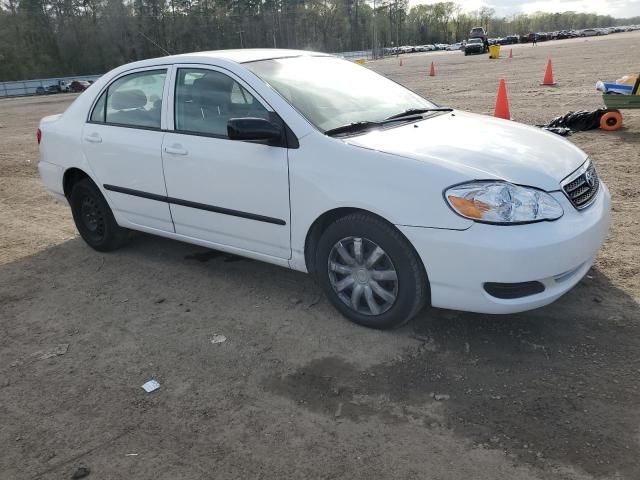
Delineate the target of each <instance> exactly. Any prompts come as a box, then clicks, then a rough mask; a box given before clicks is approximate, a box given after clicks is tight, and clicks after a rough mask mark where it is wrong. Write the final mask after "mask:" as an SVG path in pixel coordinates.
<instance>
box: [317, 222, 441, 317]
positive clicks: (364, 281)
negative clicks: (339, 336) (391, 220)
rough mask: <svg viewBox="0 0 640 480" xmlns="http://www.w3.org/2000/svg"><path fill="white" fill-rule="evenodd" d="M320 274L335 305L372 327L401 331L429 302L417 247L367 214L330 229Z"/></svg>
mask: <svg viewBox="0 0 640 480" xmlns="http://www.w3.org/2000/svg"><path fill="white" fill-rule="evenodd" d="M316 272H317V274H318V276H319V281H320V284H321V286H322V288H323V290H324V291H325V293H326V294H327V296H328V298H329V300H330V301H331V303H332V304H333V305H334V306H335V307H336V308H337V309H338V310H339V311H340V312H341V313H342V314H343V315H344V316H345V317H347V318H348V319H349V320H351V321H353V322H355V323H357V324H360V325H363V326H366V327H370V328H378V329H386V328H395V327H399V326H401V325H403V324H404V323H406V322H407V321H408V320H410V319H411V317H413V316H414V315H415V314H416V313H417V312H418V311H419V310H420V309H421V308H422V307H423V306H424V304H425V303H426V302H427V300H428V295H429V294H428V292H429V287H428V282H427V275H426V273H425V271H424V268H423V266H422V263H421V261H420V259H419V257H418V255H417V254H416V252H415V251H414V249H413V247H412V246H411V244H410V243H409V242H408V241H407V240H406V238H404V237H403V236H402V235H401V234H400V232H398V230H397V229H395V228H394V227H393V226H392V225H389V224H388V223H386V222H385V221H383V220H382V219H379V218H377V217H374V216H372V215H368V214H365V213H354V214H351V215H347V216H345V217H343V218H340V219H338V220H336V221H335V222H334V223H332V224H331V225H329V226H328V227H327V229H326V230H325V231H324V232H323V234H322V236H321V237H320V241H319V243H318V249H317V251H316Z"/></svg>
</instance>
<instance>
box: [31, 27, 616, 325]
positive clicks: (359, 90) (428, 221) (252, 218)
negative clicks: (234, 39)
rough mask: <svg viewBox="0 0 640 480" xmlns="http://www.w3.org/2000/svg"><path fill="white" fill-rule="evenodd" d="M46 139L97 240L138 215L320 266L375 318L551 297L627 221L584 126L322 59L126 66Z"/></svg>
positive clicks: (178, 59) (52, 161)
mask: <svg viewBox="0 0 640 480" xmlns="http://www.w3.org/2000/svg"><path fill="white" fill-rule="evenodd" d="M474 40H477V41H479V42H480V43H482V40H481V39H474ZM381 98H383V99H384V100H385V101H384V102H381V101H380V99H381ZM461 135H463V136H464V142H463V143H461V142H460V138H461ZM37 139H38V143H39V148H40V161H39V164H38V167H39V171H40V175H41V178H42V181H43V183H44V185H45V186H46V187H47V188H48V189H49V190H50V191H51V192H52V193H53V194H54V195H55V196H56V197H57V198H59V199H60V200H61V201H63V202H68V204H69V205H70V206H71V213H72V215H73V219H74V221H75V223H76V226H77V228H78V231H79V233H80V235H81V237H82V238H83V240H84V241H85V242H86V243H87V244H88V245H89V246H91V247H92V248H94V249H96V250H98V251H108V250H114V249H116V248H118V247H119V246H122V245H123V244H124V243H125V242H126V239H127V236H128V232H127V229H131V230H140V231H143V232H147V233H151V234H156V235H160V236H164V237H167V238H171V239H174V240H180V241H184V242H189V243H193V244H197V245H200V246H203V247H208V248H213V249H216V250H220V251H225V252H230V253H232V254H236V255H241V256H246V257H249V258H253V259H256V260H262V261H266V262H269V263H272V264H275V265H279V266H282V267H287V268H291V269H295V270H299V271H302V272H309V273H311V274H313V275H314V276H315V277H316V278H317V280H318V282H319V284H320V286H321V288H322V289H323V290H324V292H325V293H326V295H327V297H328V298H329V300H330V302H331V303H332V304H333V305H334V306H335V308H336V309H337V310H338V311H340V312H341V313H342V314H343V315H344V316H345V317H347V318H349V319H350V320H352V321H354V322H356V323H358V324H361V325H365V326H368V327H373V328H391V327H398V326H400V325H402V324H404V323H405V322H406V321H408V320H409V319H410V318H411V317H413V316H414V315H415V314H416V313H418V312H419V311H420V309H421V308H422V307H423V306H424V305H425V304H430V305H433V306H435V307H441V308H448V309H457V310H467V311H474V312H481V313H513V312H520V311H524V310H529V309H532V308H537V307H541V306H543V305H547V304H549V303H551V302H553V301H555V300H556V299H557V298H559V297H560V296H561V295H563V294H564V293H566V292H567V291H569V290H570V289H571V288H573V287H574V286H575V285H576V284H577V283H578V282H579V281H580V279H581V278H582V277H583V276H584V275H585V274H586V273H587V272H588V271H589V269H590V268H591V265H592V263H593V261H594V258H595V257H596V254H597V252H598V250H599V248H600V246H601V245H602V242H603V241H604V239H605V237H606V235H607V230H608V224H609V209H610V195H609V192H608V189H607V187H606V185H605V184H604V183H603V182H602V181H600V180H599V178H598V175H597V172H596V169H595V166H594V164H593V162H592V160H591V159H590V158H589V157H588V156H587V154H586V153H584V152H583V151H582V150H580V149H579V148H578V147H576V146H575V145H574V144H572V143H571V142H569V141H568V140H566V139H565V138H562V137H559V136H557V135H554V134H551V133H548V132H545V131H542V130H540V129H539V128H536V127H532V126H528V125H524V124H519V123H515V122H511V121H507V120H501V119H497V118H493V117H489V116H483V115H477V114H471V113H466V112H463V111H457V110H456V111H454V110H453V109H450V108H444V107H438V106H436V105H435V104H433V103H432V102H430V101H428V100H426V99H425V98H423V97H421V96H419V95H417V94H416V93H414V92H412V91H410V90H407V89H406V88H405V87H403V86H402V85H399V84H397V83H395V82H393V81H391V80H390V79H387V78H386V77H384V76H382V75H379V74H377V73H375V72H373V71H371V70H369V69H367V68H362V67H360V66H358V65H355V64H354V63H352V62H349V61H346V60H342V59H339V58H336V57H334V56H331V55H327V54H322V53H314V52H304V51H296V50H277V49H255V50H254V49H242V50H230V51H213V52H201V53H193V54H182V55H176V56H166V57H162V58H156V59H149V60H143V61H139V62H136V63H132V64H128V65H123V66H121V67H119V68H116V69H114V70H112V71H111V72H109V73H107V74H105V75H103V76H102V77H101V78H100V80H98V81H97V82H96V84H95V86H94V87H92V88H91V89H89V90H87V91H86V92H85V93H83V94H82V95H80V96H79V97H78V98H77V99H76V100H75V102H73V103H72V104H71V106H69V108H67V110H66V111H65V112H64V113H63V114H60V115H53V116H49V117H45V118H43V119H42V120H41V122H40V126H39V129H38V132H37ZM390 178H392V179H393V181H389V179H390ZM72 254H74V252H72ZM75 254H77V255H82V256H86V252H84V251H82V250H80V249H78V251H77V252H75ZM131 254H135V252H131V253H130V255H131ZM220 268H224V267H222V266H221V267H220ZM91 269H92V271H91V275H93V276H95V275H96V272H95V268H93V267H91ZM274 274H277V272H275V271H274ZM98 275H99V273H98ZM286 294H287V293H286V292H283V295H286Z"/></svg>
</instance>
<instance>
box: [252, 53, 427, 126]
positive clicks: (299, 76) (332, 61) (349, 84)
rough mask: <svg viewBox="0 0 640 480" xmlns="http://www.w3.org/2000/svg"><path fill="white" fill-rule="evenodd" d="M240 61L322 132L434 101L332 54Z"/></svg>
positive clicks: (379, 117) (369, 120) (371, 120)
mask: <svg viewBox="0 0 640 480" xmlns="http://www.w3.org/2000/svg"><path fill="white" fill-rule="evenodd" d="M245 66H246V67H247V68H248V69H249V70H251V71H252V72H253V73H255V74H256V75H257V76H259V77H260V78H261V79H262V80H264V81H265V82H266V83H268V84H269V85H270V86H271V87H272V88H273V89H275V90H276V91H277V92H278V93H279V94H280V95H282V96H283V97H284V98H285V99H286V100H287V101H288V102H289V103H290V104H291V105H292V106H293V107H294V108H296V109H297V110H298V111H299V112H300V113H301V114H302V115H304V116H305V117H306V118H307V120H309V121H310V122H311V123H312V124H313V125H315V126H316V127H317V128H319V129H320V130H322V131H323V132H325V131H327V130H331V129H334V128H336V127H340V126H343V125H348V124H351V123H355V122H378V121H382V120H384V119H385V118H388V117H389V116H391V115H395V114H398V113H400V112H404V111H405V110H409V109H419V108H433V107H435V105H434V104H432V103H431V102H429V101H427V100H425V99H424V98H422V97H420V96H419V95H417V94H415V93H413V92H412V91H410V90H407V89H406V88H404V87H403V86H401V85H398V84H397V83H395V82H392V81H391V80H389V79H387V78H385V77H383V76H381V75H378V74H377V73H374V72H372V71H371V70H369V69H367V68H365V67H361V66H359V65H357V64H355V63H352V62H348V61H346V60H341V59H338V58H335V57H313V56H304V57H293V58H278V59H271V60H261V61H258V62H251V63H246V64H245Z"/></svg>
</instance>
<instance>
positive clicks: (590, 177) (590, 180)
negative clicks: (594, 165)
mask: <svg viewBox="0 0 640 480" xmlns="http://www.w3.org/2000/svg"><path fill="white" fill-rule="evenodd" d="M584 180H585V182H587V185H589V187H590V188H593V186H594V185H595V184H596V177H595V175H594V173H593V171H591V170H587V171H586V172H585V173H584Z"/></svg>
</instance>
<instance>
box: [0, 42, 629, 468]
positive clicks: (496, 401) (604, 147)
mask: <svg viewBox="0 0 640 480" xmlns="http://www.w3.org/2000/svg"><path fill="white" fill-rule="evenodd" d="M638 51H640V32H634V33H626V34H617V35H610V36H607V37H598V38H590V39H587V40H585V39H577V40H566V41H559V42H548V43H541V44H539V45H538V46H537V47H532V46H531V45H519V46H514V47H513V55H514V58H513V59H507V58H502V59H499V60H493V61H490V60H489V59H488V58H487V56H475V57H464V56H463V55H462V54H461V53H458V52H452V53H444V52H443V53H433V54H414V55H409V56H405V57H404V61H403V63H404V65H403V66H402V67H400V66H399V65H398V61H397V60H396V59H389V60H383V61H378V62H372V63H369V64H368V66H369V67H370V68H373V69H374V70H376V71H378V72H380V73H383V74H384V75H387V76H389V77H391V78H393V79H394V80H397V81H399V82H400V83H403V84H405V85H407V86H408V87H410V88H412V89H414V90H417V91H418V92H420V93H423V94H425V95H426V96H428V97H430V98H432V99H434V100H435V101H437V102H439V103H442V104H446V105H451V106H454V107H457V108H461V109H465V110H470V111H474V112H479V113H490V112H491V111H492V109H493V104H494V101H495V94H496V91H497V87H498V81H499V79H500V78H505V79H506V81H507V88H508V91H509V95H510V100H511V110H512V115H513V116H514V118H515V119H516V120H518V121H522V122H525V123H531V124H534V123H538V122H542V121H546V120H549V119H551V118H552V117H554V116H556V115H558V114H562V113H565V112H566V111H568V110H576V109H593V108H597V107H599V106H601V98H600V96H599V95H598V93H597V92H596V91H595V90H594V84H595V82H596V80H598V79H607V80H612V79H616V78H618V77H620V76H622V75H623V74H626V73H629V72H630V71H633V70H634V69H636V70H637V69H638V61H637V60H638V56H637V52H638ZM507 52H508V47H507ZM634 52H635V53H634ZM549 57H550V58H552V59H553V61H554V67H555V71H554V73H555V76H556V80H557V82H558V85H557V86H556V87H542V86H540V85H539V83H540V82H541V81H542V77H543V75H544V68H545V64H546V60H547V58H549ZM431 61H435V62H436V67H437V70H438V74H437V76H436V77H435V78H429V77H428V76H427V73H428V67H429V64H430V63H431ZM73 98H74V96H73V95H69V94H67V95H54V96H45V97H32V98H25V99H8V100H0V452H1V454H0V478H2V479H27V478H38V479H40V478H43V479H44V478H46V479H64V478H71V476H72V474H73V473H74V472H75V471H76V470H77V469H78V468H79V467H82V466H84V467H88V468H89V469H90V470H91V474H90V476H89V478H95V479H123V478H136V479H143V478H144V479H147V478H148V479H178V478H180V479H182V478H184V479H200V478H202V479H205V478H206V479H210V478H216V479H228V478H229V479H232V478H233V479H235V478H246V479H258V478H265V479H281V478H327V479H328V478H348V479H377V478H381V479H382V478H394V479H414V478H415V479H418V478H419V479H426V478H428V479H439V480H440V479H442V480H444V479H487V480H495V479H498V478H500V479H502V478H504V479H519V480H524V479H527V480H528V479H596V478H597V479H600V478H611V479H634V480H635V479H638V478H640V461H639V458H640V456H639V453H640V452H639V451H640V408H638V407H639V405H640V402H639V401H640V391H639V387H640V361H639V355H640V309H639V306H638V301H639V300H640V275H639V273H640V240H639V239H640V214H638V212H637V210H636V208H639V207H640V193H639V191H638V185H640V153H639V152H640V112H639V113H635V112H634V111H632V110H631V111H625V112H623V116H624V119H625V126H626V128H624V129H622V130H620V131H618V132H614V133H606V132H601V131H591V132H585V133H580V134H576V135H573V136H572V137H571V138H572V140H573V141H574V142H575V143H576V144H578V145H579V146H580V147H581V148H583V149H584V150H585V151H586V152H588V153H589V154H591V155H592V156H593V158H594V159H595V161H596V164H597V165H598V168H599V172H600V175H601V176H602V177H603V178H604V180H605V181H606V182H607V183H608V185H609V187H610V189H611V192H612V195H613V205H614V206H613V226H612V230H611V234H610V237H609V239H608V241H607V243H606V245H605V247H604V249H603V250H602V252H601V254H600V256H599V257H598V260H597V261H596V264H595V266H594V268H593V269H592V270H591V271H590V272H589V274H588V275H587V276H586V277H585V278H584V280H583V281H582V282H581V283H580V284H579V285H578V286H577V287H576V288H575V289H574V290H573V291H571V292H570V293H569V294H567V295H566V296H565V297H563V298H562V299H560V300H559V301H558V302H556V303H555V304H553V305H551V306H548V307H546V308H543V309H539V310H536V311H532V312H529V313H525V314H519V315H510V316H501V317H491V316H485V315H472V314H463V313H457V312H452V311H446V310H437V309H427V310H425V311H424V312H422V313H421V314H420V315H419V317H418V318H417V319H416V320H415V321H413V322H412V323H411V324H410V325H408V326H407V327H404V328H403V329H401V330H397V331H393V332H376V331H370V330H366V329H364V328H361V327H357V326H355V325H352V324H350V323H348V322H347V321H346V320H344V319H343V318H342V317H340V316H339V315H338V314H337V313H336V312H335V311H334V310H333V309H332V308H331V306H330V305H329V304H328V303H327V302H326V301H325V299H324V298H323V297H322V296H321V295H320V291H319V289H318V288H317V287H316V286H315V284H314V283H313V281H312V280H311V279H310V278H309V277H307V276H305V275H303V274H300V273H296V272H292V271H287V270H284V269H280V268H277V267H273V266H270V265H266V264H262V263H258V262H253V261H249V260H243V259H237V258H233V257H228V256H225V255H222V254H218V253H217V252H213V251H206V250H205V249H202V248H200V247H196V246H191V245H186V244H181V243H177V242H173V241H169V240H163V239H159V238H153V237H150V236H146V235H142V234H139V235H136V236H135V237H134V239H133V240H132V242H131V243H130V244H129V245H128V246H127V247H126V248H124V249H122V250H120V251H118V252H115V253H112V254H100V253H97V252H95V251H92V250H91V249H89V248H88V247H87V246H86V245H85V244H84V243H83V242H82V240H81V239H79V238H78V236H77V234H76V231H75V228H74V226H73V224H72V221H71V215H70V212H69V210H68V207H66V206H63V205H59V204H56V203H54V202H53V200H51V198H50V197H49V196H48V195H47V194H46V192H45V191H44V190H43V188H42V186H41V184H40V182H39V179H38V177H37V168H36V163H37V145H36V140H35V130H36V128H37V123H38V120H39V118H40V117H42V116H44V115H48V114H52V113H58V112H61V111H63V110H64V108H65V107H66V106H67V105H68V104H69V103H70V102H71V101H72V99H73ZM216 334H222V335H225V336H226V341H225V342H223V343H217V344H213V343H212V342H211V339H212V337H213V336H214V335H216ZM151 378H155V379H157V380H158V381H159V382H160V384H161V387H160V389H159V390H158V391H155V392H153V393H150V394H147V393H145V392H144V391H143V390H142V388H140V386H141V385H142V384H143V383H144V382H146V381H147V380H149V379H151Z"/></svg>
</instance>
